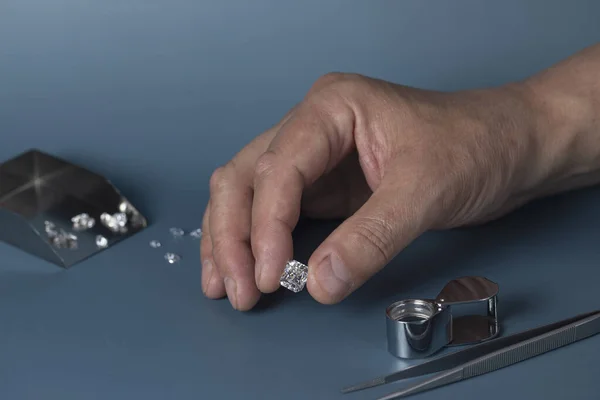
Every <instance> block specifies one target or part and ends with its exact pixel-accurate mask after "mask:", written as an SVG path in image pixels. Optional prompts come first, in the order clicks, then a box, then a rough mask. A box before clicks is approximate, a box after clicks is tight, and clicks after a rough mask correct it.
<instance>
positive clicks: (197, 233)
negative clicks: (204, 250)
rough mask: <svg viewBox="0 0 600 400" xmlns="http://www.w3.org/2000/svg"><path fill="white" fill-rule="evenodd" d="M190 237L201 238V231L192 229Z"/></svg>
mask: <svg viewBox="0 0 600 400" xmlns="http://www.w3.org/2000/svg"><path fill="white" fill-rule="evenodd" d="M190 236H191V237H193V238H194V239H200V238H201V237H202V229H200V228H198V229H194V230H193V231H191V232H190Z"/></svg>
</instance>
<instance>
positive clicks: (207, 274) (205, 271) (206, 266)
mask: <svg viewBox="0 0 600 400" xmlns="http://www.w3.org/2000/svg"><path fill="white" fill-rule="evenodd" d="M213 271H214V270H213V265H212V263H211V262H210V260H204V262H203V263H202V275H203V276H204V279H202V291H203V292H204V294H206V293H207V292H208V289H209V288H210V281H211V279H212V276H213Z"/></svg>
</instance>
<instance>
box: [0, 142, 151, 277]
mask: <svg viewBox="0 0 600 400" xmlns="http://www.w3.org/2000/svg"><path fill="white" fill-rule="evenodd" d="M146 226H147V221H146V218H145V217H144V216H143V215H142V214H140V212H139V211H138V210H137V209H136V208H135V207H134V206H133V205H132V204H131V203H129V201H128V200H127V199H126V198H125V197H124V196H123V195H122V194H121V193H120V192H119V191H118V190H117V188H115V187H114V186H113V185H112V184H111V183H110V181H108V180H107V179H106V178H104V177H103V176H101V175H98V174H96V173H93V172H91V171H88V170H86V169H84V168H82V167H79V166H77V165H74V164H71V163H69V162H67V161H65V160H62V159H59V158H57V157H54V156H52V155H49V154H46V153H43V152H41V151H38V150H30V151H27V152H25V153H23V154H20V155H18V156H17V157H15V158H13V159H10V160H8V161H6V162H4V163H2V164H0V240H1V241H3V242H6V243H8V244H10V245H13V246H15V247H18V248H20V249H21V250H24V251H26V252H28V253H30V254H32V255H34V256H36V257H39V258H42V259H44V260H47V261H50V262H52V263H54V264H56V265H58V266H61V267H64V268H69V267H71V266H73V265H74V264H76V263H78V262H80V261H82V260H84V259H86V258H88V257H90V256H92V255H94V254H95V253H97V252H99V251H102V250H104V249H107V248H110V247H111V246H113V245H114V244H116V243H117V242H120V241H122V240H123V239H125V238H127V237H130V236H131V235H133V234H135V233H137V232H139V231H140V230H142V229H144V228H146ZM98 237H102V238H104V239H105V240H98V239H97V238H98Z"/></svg>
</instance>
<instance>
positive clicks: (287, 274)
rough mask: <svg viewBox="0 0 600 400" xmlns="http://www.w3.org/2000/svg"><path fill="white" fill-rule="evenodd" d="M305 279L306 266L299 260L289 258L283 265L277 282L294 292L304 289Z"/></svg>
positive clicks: (306, 277)
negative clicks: (283, 267)
mask: <svg viewBox="0 0 600 400" xmlns="http://www.w3.org/2000/svg"><path fill="white" fill-rule="evenodd" d="M307 279H308V267H307V266H306V265H304V264H302V263H301V262H299V261H296V260H291V261H288V263H287V264H286V265H285V269H284V271H283V274H282V275H281V278H280V280H279V284H280V285H281V286H283V287H284V288H286V289H288V290H291V291H292V292H294V293H298V292H300V291H302V289H304V286H305V285H306V281H307Z"/></svg>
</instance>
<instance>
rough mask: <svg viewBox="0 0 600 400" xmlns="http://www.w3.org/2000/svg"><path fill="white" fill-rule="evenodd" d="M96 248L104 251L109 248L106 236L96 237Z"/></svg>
mask: <svg viewBox="0 0 600 400" xmlns="http://www.w3.org/2000/svg"><path fill="white" fill-rule="evenodd" d="M96 246H98V247H99V248H101V249H103V248H105V247H106V246H108V240H107V239H106V238H105V237H104V236H102V235H98V236H96Z"/></svg>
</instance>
